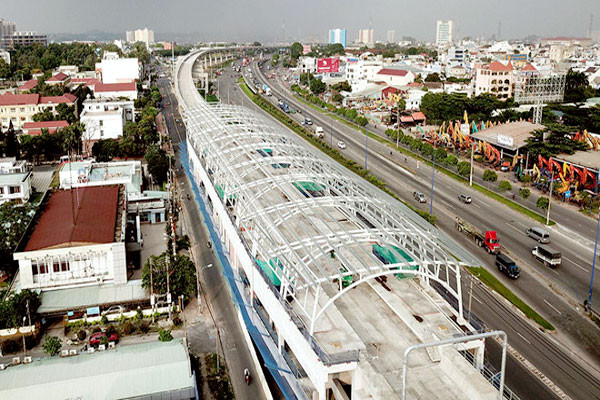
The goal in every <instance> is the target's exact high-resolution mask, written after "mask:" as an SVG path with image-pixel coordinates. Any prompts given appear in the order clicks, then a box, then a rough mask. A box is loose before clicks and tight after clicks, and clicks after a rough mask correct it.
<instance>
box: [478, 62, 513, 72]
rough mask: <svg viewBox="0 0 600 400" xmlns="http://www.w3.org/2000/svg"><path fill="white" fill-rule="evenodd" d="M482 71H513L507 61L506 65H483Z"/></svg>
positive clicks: (493, 63)
mask: <svg viewBox="0 0 600 400" xmlns="http://www.w3.org/2000/svg"><path fill="white" fill-rule="evenodd" d="M483 69H488V70H490V71H496V72H499V71H512V70H513V66H512V64H511V62H510V61H509V62H508V63H507V64H506V65H505V64H502V63H501V62H500V61H493V62H491V63H490V64H488V65H485V66H484V67H483Z"/></svg>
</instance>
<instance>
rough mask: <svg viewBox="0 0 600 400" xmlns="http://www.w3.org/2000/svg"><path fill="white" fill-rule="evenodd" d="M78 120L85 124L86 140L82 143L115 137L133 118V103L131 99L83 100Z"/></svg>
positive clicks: (121, 132)
mask: <svg viewBox="0 0 600 400" xmlns="http://www.w3.org/2000/svg"><path fill="white" fill-rule="evenodd" d="M99 85H101V84H99ZM80 120H81V122H82V123H83V124H85V133H84V137H83V140H84V142H88V143H87V144H84V145H86V146H87V145H91V144H93V142H95V141H97V140H100V139H117V138H120V137H121V136H123V127H124V126H125V124H126V123H127V122H129V121H134V120H135V107H134V103H133V101H131V100H113V99H106V98H97V99H87V100H85V101H84V102H83V111H82V112H81V115H80Z"/></svg>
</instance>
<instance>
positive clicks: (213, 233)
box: [179, 142, 298, 400]
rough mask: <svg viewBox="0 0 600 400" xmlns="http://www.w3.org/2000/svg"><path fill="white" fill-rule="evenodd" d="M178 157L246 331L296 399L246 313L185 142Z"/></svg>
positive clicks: (280, 383) (283, 388)
mask: <svg viewBox="0 0 600 400" xmlns="http://www.w3.org/2000/svg"><path fill="white" fill-rule="evenodd" d="M179 157H180V160H179V161H180V162H181V165H182V166H183V169H184V171H185V173H186V175H187V177H188V179H189V181H190V183H191V184H192V191H193V192H194V196H195V197H196V201H197V203H198V208H199V209H200V212H201V213H202V218H203V220H204V222H205V223H206V227H207V228H208V232H209V235H210V240H211V242H212V243H213V249H214V251H215V254H216V255H217V258H218V259H219V262H220V264H221V267H222V273H223V276H224V277H225V278H226V280H227V283H228V285H229V289H230V292H231V297H232V299H233V301H234V303H235V304H236V306H237V307H238V308H239V310H240V312H241V314H242V317H243V319H244V324H245V325H246V328H247V330H248V333H249V334H250V337H251V338H252V340H253V341H254V344H255V345H256V347H257V348H258V350H259V351H260V354H261V355H262V358H263V360H264V364H265V366H266V367H267V368H268V369H269V370H270V371H271V375H272V376H273V378H274V379H275V382H276V383H277V386H279V389H280V390H281V392H282V393H283V395H284V396H285V398H286V399H290V400H291V399H298V397H297V396H296V394H295V393H294V391H293V389H292V388H291V387H290V386H289V384H288V382H287V380H286V379H285V378H283V376H282V374H283V373H288V374H289V373H291V372H290V371H288V370H282V369H280V368H279V367H273V366H277V361H276V360H275V358H274V357H273V355H272V354H271V351H270V350H269V347H268V346H267V344H266V342H265V338H264V337H263V335H262V334H261V333H260V331H259V330H258V329H257V328H256V326H255V325H254V323H253V321H252V318H251V317H250V314H249V313H248V310H247V308H246V303H245V301H244V297H243V295H242V293H241V292H240V291H239V288H238V286H237V285H236V281H237V280H238V278H236V277H235V273H234V272H233V268H232V267H231V264H230V263H229V260H228V259H227V257H226V255H225V254H226V253H225V252H224V251H223V245H222V243H221V239H220V238H219V235H218V234H217V230H216V229H215V226H214V224H213V221H212V219H211V217H210V214H209V213H208V210H207V208H206V204H205V203H204V198H203V197H202V194H201V193H200V190H199V188H198V186H197V184H196V182H195V180H194V175H193V174H192V172H191V171H190V169H189V168H190V165H189V158H188V151H187V143H186V142H181V143H180V144H179ZM259 319H260V318H259Z"/></svg>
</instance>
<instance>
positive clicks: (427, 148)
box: [421, 143, 433, 158]
mask: <svg viewBox="0 0 600 400" xmlns="http://www.w3.org/2000/svg"><path fill="white" fill-rule="evenodd" d="M421 154H423V156H424V157H427V158H432V157H433V146H432V145H430V144H429V143H423V144H422V145H421Z"/></svg>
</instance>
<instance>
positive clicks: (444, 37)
mask: <svg viewBox="0 0 600 400" xmlns="http://www.w3.org/2000/svg"><path fill="white" fill-rule="evenodd" d="M453 29H454V21H452V20H448V21H442V20H438V21H437V26H436V31H435V44H436V45H437V46H438V47H444V46H449V45H450V44H452V35H453Z"/></svg>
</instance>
